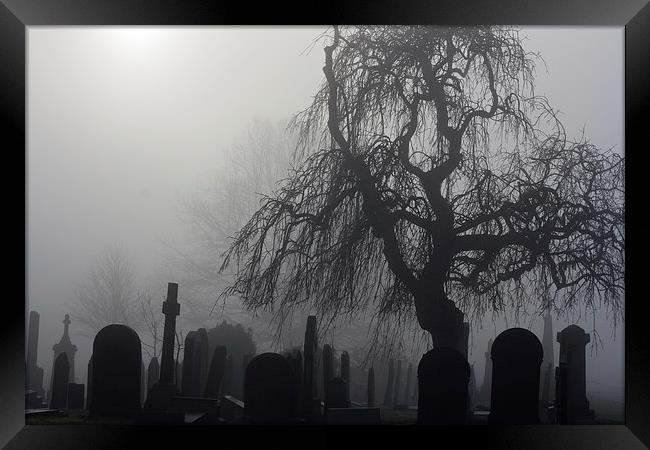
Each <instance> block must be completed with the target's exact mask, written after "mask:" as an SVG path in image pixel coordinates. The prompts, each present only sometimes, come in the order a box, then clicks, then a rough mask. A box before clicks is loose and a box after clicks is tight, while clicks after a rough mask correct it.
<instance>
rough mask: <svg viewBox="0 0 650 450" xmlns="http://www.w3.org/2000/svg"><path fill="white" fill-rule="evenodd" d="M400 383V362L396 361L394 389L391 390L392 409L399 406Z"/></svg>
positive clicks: (399, 360)
mask: <svg viewBox="0 0 650 450" xmlns="http://www.w3.org/2000/svg"><path fill="white" fill-rule="evenodd" d="M401 383H402V360H401V359H398V360H397V370H396V371H395V388H394V389H393V407H395V406H397V405H398V404H399V393H400V386H401Z"/></svg>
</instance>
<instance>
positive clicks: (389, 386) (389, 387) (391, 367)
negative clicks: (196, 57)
mask: <svg viewBox="0 0 650 450" xmlns="http://www.w3.org/2000/svg"><path fill="white" fill-rule="evenodd" d="M394 382H395V361H394V360H393V359H392V358H391V359H390V361H389V362H388V380H387V381H386V392H385V393H384V406H390V402H391V401H392V400H393V383H394Z"/></svg>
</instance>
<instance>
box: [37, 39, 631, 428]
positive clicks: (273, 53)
mask: <svg viewBox="0 0 650 450" xmlns="http://www.w3.org/2000/svg"><path fill="white" fill-rule="evenodd" d="M325 30H326V28H325V27H183V28H180V27H148V28H141V27H34V26H31V27H28V31H27V42H28V47H27V49H28V62H27V73H28V81H27V108H28V109H27V111H28V112H27V142H28V143H27V174H26V175H27V193H26V202H27V248H26V252H27V298H26V311H27V312H28V311H30V310H36V311H38V312H39V313H40V314H41V319H40V341H39V353H38V364H39V365H40V366H41V367H43V368H44V369H45V378H44V379H45V384H46V389H47V386H48V384H49V379H50V378H49V377H50V371H51V366H52V345H54V344H55V343H56V342H58V340H59V338H60V337H61V334H62V330H63V325H62V320H63V316H64V314H66V313H67V312H69V311H68V305H69V303H70V302H71V301H72V300H73V298H74V291H75V285H76V284H78V283H79V282H81V281H82V280H83V277H84V275H85V273H86V271H87V269H88V268H89V267H90V266H91V265H92V264H93V263H94V261H95V260H96V258H97V257H98V256H99V254H100V253H101V251H102V250H103V249H104V248H105V247H106V246H107V245H111V244H113V243H120V244H121V245H122V246H123V247H124V248H125V249H127V250H128V253H129V256H131V257H132V258H133V261H134V263H135V265H136V268H137V272H138V274H139V275H141V276H143V277H147V276H151V275H152V274H155V272H156V270H157V268H158V267H160V265H161V264H162V263H164V261H163V259H164V253H163V252H162V251H161V240H177V239H178V240H180V239H183V238H184V235H185V233H186V232H187V228H186V226H185V225H184V224H183V222H182V221H181V220H180V217H179V213H178V206H179V202H180V201H181V200H182V199H183V198H184V196H186V195H188V194H191V193H192V192H194V191H195V190H196V188H197V186H199V185H201V183H204V182H205V180H207V179H209V178H210V176H211V174H212V173H214V169H215V168H216V167H218V166H219V164H220V163H221V162H222V161H223V160H222V158H223V151H224V149H226V148H228V146H230V145H231V144H232V142H233V140H234V139H236V138H237V137H238V136H240V135H241V134H242V133H244V132H245V130H246V129H247V127H248V126H249V125H250V123H251V121H252V120H253V119H255V118H259V119H268V120H270V121H282V120H286V119H287V118H288V117H290V116H291V115H292V114H295V113H297V112H299V111H301V110H303V109H304V108H306V107H307V106H308V105H309V104H310V102H311V99H312V96H313V94H314V93H315V92H316V88H317V86H318V85H319V84H320V82H321V80H322V78H323V73H322V66H323V51H322V43H320V42H316V43H314V41H315V39H317V38H318V36H319V35H320V34H321V33H323V32H324V31H325ZM523 31H524V34H525V35H527V36H528V40H527V41H526V42H525V44H524V46H525V47H526V48H528V49H530V50H531V51H539V52H540V54H541V55H542V57H543V58H544V61H545V63H546V67H545V66H544V64H539V65H538V67H537V81H536V92H537V93H538V94H544V95H546V96H547V97H548V98H549V100H550V103H551V105H553V106H554V107H555V108H557V109H559V110H560V112H561V115H560V118H561V120H563V122H564V124H565V126H566V129H567V133H568V135H569V136H578V135H579V134H580V133H581V132H582V130H583V129H584V132H585V134H586V136H588V138H589V139H590V141H591V142H592V143H594V144H596V145H597V146H599V147H601V148H611V147H614V148H615V150H616V151H618V152H619V153H623V145H624V140H623V123H624V122H623V120H624V116H623V88H624V78H623V73H624V72H623V67H624V66H623V57H624V53H623V48H624V47H623V44H624V41H623V37H624V34H623V28H590V27H580V28H569V27H552V28H550V27H549V28H546V27H527V28H524V29H523ZM167 281H175V280H171V279H170V280H167ZM164 288H165V286H164V285H163V286H161V289H163V290H164ZM182 293H183V286H182V285H181V286H180V288H179V301H180V302H181V308H183V306H182V305H183V298H182ZM160 301H162V298H161V299H160ZM182 311H183V310H182V309H181V315H182ZM570 323H577V324H578V325H580V326H582V327H583V328H584V329H585V330H586V331H587V332H591V330H592V329H593V328H594V325H595V326H596V328H597V330H598V332H599V334H600V337H601V339H602V341H603V346H602V348H599V349H598V352H597V353H595V354H592V353H591V352H590V348H589V347H588V349H587V351H588V359H587V389H588V396H589V397H590V400H591V403H592V405H591V407H592V408H595V409H598V408H599V403H598V401H597V400H596V397H606V398H607V400H608V401H610V402H613V404H615V405H617V408H618V409H617V408H615V407H612V406H611V405H609V406H607V407H608V408H614V409H615V411H614V412H612V413H611V414H612V417H614V418H618V419H620V420H622V418H623V416H622V404H623V384H624V383H623V382H624V363H623V361H624V360H623V353H624V352H623V349H624V341H623V331H624V327H623V326H622V325H621V324H619V326H618V327H617V328H616V330H614V329H612V328H611V327H610V324H609V317H608V316H607V315H606V314H605V313H604V312H598V313H597V314H596V316H595V318H594V317H592V316H591V315H590V314H586V315H583V316H574V317H568V318H567V317H562V318H559V319H557V320H556V321H555V323H554V332H557V331H559V330H561V329H562V328H564V326H566V325H568V324H570ZM508 326H513V323H508ZM521 326H525V327H528V326H530V329H531V331H533V332H535V333H536V334H537V335H538V337H540V339H541V336H542V327H543V322H542V320H541V318H538V319H537V320H533V319H532V318H531V317H527V318H523V319H522V322H521ZM505 328H507V326H506V324H505V322H503V321H502V320H499V321H497V322H496V323H494V324H492V323H491V318H489V317H488V318H486V321H485V322H484V325H483V328H482V329H481V328H476V329H474V330H472V334H471V338H470V346H472V345H473V348H472V349H471V351H470V355H469V359H470V363H472V362H474V369H475V372H476V376H477V382H478V383H479V385H480V383H481V381H482V378H483V370H484V369H483V367H484V362H485V358H484V356H483V354H484V352H485V350H486V346H487V340H488V339H489V338H492V337H494V336H496V334H498V333H499V332H500V331H502V330H503V329H505ZM70 330H71V339H72V342H73V343H74V344H75V345H77V347H78V352H77V356H76V363H75V366H76V374H75V375H76V378H77V380H81V382H85V378H86V373H85V372H86V363H87V361H88V358H89V356H90V351H91V345H92V342H91V341H90V340H89V339H88V338H86V337H84V336H82V335H81V331H82V330H79V328H78V327H77V328H76V327H75V322H74V319H73V322H72V324H71V326H70ZM593 340H594V339H593V336H592V341H593ZM558 353H559V344H557V343H556V349H555V355H556V357H557V354H558ZM597 413H598V411H597ZM617 415H618V416H617Z"/></svg>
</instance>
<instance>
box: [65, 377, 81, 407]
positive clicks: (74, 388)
mask: <svg viewBox="0 0 650 450" xmlns="http://www.w3.org/2000/svg"><path fill="white" fill-rule="evenodd" d="M84 387H85V386H84V385H83V384H80V383H68V409H83V408H84Z"/></svg>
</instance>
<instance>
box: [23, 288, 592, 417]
mask: <svg viewBox="0 0 650 450" xmlns="http://www.w3.org/2000/svg"><path fill="white" fill-rule="evenodd" d="M161 314H162V315H164V338H163V343H162V352H161V359H160V361H159V360H158V358H157V357H153V358H151V359H150V360H149V361H144V360H143V358H142V347H141V341H140V338H139V336H138V334H137V333H136V332H135V331H133V330H132V329H131V328H129V327H128V326H126V325H122V324H111V325H108V326H106V327H104V328H103V329H102V330H101V331H100V332H99V333H97V335H96V336H95V338H94V341H93V348H92V357H91V358H90V361H89V363H88V367H87V385H84V384H82V383H78V382H75V381H76V380H77V379H78V377H76V375H75V372H74V355H75V351H76V347H75V346H74V345H73V344H72V343H71V341H70V335H69V326H70V323H71V321H70V318H69V315H66V316H65V319H64V321H63V323H64V331H63V336H62V338H61V340H60V341H59V342H58V343H57V344H55V345H54V347H53V350H54V359H53V361H54V362H53V367H52V377H51V383H50V385H49V386H47V387H48V390H47V395H46V394H45V392H46V391H45V387H46V386H44V385H43V369H42V368H40V367H37V366H36V355H35V349H36V348H37V340H38V335H39V320H40V316H39V314H38V312H35V311H31V312H30V320H29V334H28V342H27V358H26V368H27V372H26V373H27V378H26V384H25V409H26V422H27V423H28V424H43V423H54V424H65V423H77V424H78V423H92V424H102V423H108V424H110V423H122V424H133V425H138V424H176V425H179V424H181V425H183V424H185V425H192V424H195V425H199V424H200V425H215V426H216V425H246V424H248V425H259V424H265V425H267V424H268V425H391V424H393V425H409V424H411V425H448V424H454V425H459V424H463V425H488V424H502V425H503V424H584V423H598V420H597V419H598V418H597V414H596V413H595V411H594V410H592V409H590V408H589V400H588V399H587V397H586V389H585V377H586V372H585V345H586V344H587V343H588V342H589V340H590V335H589V334H587V333H585V332H584V330H582V329H581V328H580V327H578V326H576V325H571V326H569V327H567V328H565V329H564V330H562V331H560V332H558V333H557V335H556V340H557V342H559V343H560V355H559V358H558V362H557V364H556V362H555V361H554V360H553V356H552V345H551V343H552V341H551V339H552V336H551V334H552V325H551V321H550V319H549V318H548V317H547V318H546V321H545V327H544V336H543V339H542V341H543V342H544V345H542V342H541V341H540V340H539V339H538V338H537V337H536V336H535V335H534V334H533V333H531V332H530V331H528V330H526V329H523V328H509V329H507V330H505V331H504V332H502V333H500V334H499V335H498V336H496V338H495V339H494V340H493V341H490V343H489V347H488V348H489V351H488V352H487V353H486V354H485V358H486V361H487V362H489V364H486V366H485V367H486V369H485V371H486V373H485V376H484V378H483V384H482V385H481V386H480V387H477V386H472V382H473V381H472V380H473V368H471V367H470V364H469V363H468V361H467V357H466V356H465V355H464V354H463V353H461V352H459V351H458V350H456V349H455V348H452V347H435V348H433V349H431V350H429V351H428V352H426V353H424V354H423V355H422V357H421V359H420V360H419V361H417V362H416V361H402V360H401V359H397V360H395V359H394V358H390V359H389V361H387V364H383V365H381V366H377V367H375V366H374V365H370V366H369V367H365V368H364V367H354V371H351V366H350V356H349V354H348V352H347V351H345V350H343V351H340V352H339V351H336V350H335V349H334V348H333V347H332V345H330V344H324V345H322V346H320V345H319V343H318V342H319V336H318V333H317V329H318V327H317V324H318V323H317V320H318V318H317V317H316V316H313V315H312V316H309V317H308V320H307V326H306V329H305V333H304V342H303V345H302V346H301V348H293V349H287V350H285V351H282V352H280V353H274V352H264V353H261V354H258V355H252V354H250V353H248V354H244V355H239V356H240V358H239V360H237V361H235V360H234V358H233V355H231V354H229V352H228V346H227V345H216V346H214V348H213V350H212V351H211V352H210V351H209V349H210V347H211V346H209V345H208V332H207V330H206V329H204V328H200V329H198V330H192V331H190V332H188V333H187V334H186V337H185V339H184V346H183V352H182V359H181V360H180V361H179V360H176V359H175V357H174V346H175V344H176V342H175V339H176V336H177V334H176V329H175V327H176V318H177V317H178V316H179V315H180V314H181V304H180V302H179V299H178V284H176V283H169V284H168V290H167V298H166V299H165V301H164V302H163V303H162V311H161ZM543 361H545V362H546V365H543V364H542V362H543ZM236 364H240V365H241V371H239V372H237V373H241V374H243V379H242V380H241V386H242V391H241V392H242V394H241V395H239V396H235V395H233V394H234V393H235V390H233V389H229V388H228V383H230V385H231V386H232V385H234V384H235V383H234V380H233V377H234V375H233V374H234V373H236V372H235V371H233V366H234V365H236ZM380 367H381V368H382V369H385V371H386V373H384V374H382V375H383V378H385V383H384V384H385V386H384V389H383V392H377V386H378V384H377V379H376V376H377V370H378V369H380ZM179 368H180V370H179ZM351 373H355V374H356V375H357V376H356V377H354V378H353V377H351ZM551 380H552V381H553V386H554V389H553V390H551V386H552V385H551ZM351 392H353V393H354V395H353V396H351Z"/></svg>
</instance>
